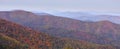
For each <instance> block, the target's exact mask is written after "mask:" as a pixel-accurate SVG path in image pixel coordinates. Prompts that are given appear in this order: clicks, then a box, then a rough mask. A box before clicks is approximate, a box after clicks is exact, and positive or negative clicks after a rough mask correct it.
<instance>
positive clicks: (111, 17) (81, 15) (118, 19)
mask: <svg viewBox="0 0 120 49" xmlns="http://www.w3.org/2000/svg"><path fill="white" fill-rule="evenodd" d="M51 14H53V15H56V16H61V17H68V18H72V19H77V20H82V21H93V22H96V21H103V20H108V21H111V22H113V23H117V24H120V14H119V15H118V14H116V15H115V14H99V13H92V12H91V13H90V12H53V13H52V12H51Z"/></svg>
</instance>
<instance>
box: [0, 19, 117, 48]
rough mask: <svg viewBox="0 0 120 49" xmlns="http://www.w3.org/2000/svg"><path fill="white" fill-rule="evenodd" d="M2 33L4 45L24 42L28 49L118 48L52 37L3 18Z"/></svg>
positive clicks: (1, 20)
mask: <svg viewBox="0 0 120 49" xmlns="http://www.w3.org/2000/svg"><path fill="white" fill-rule="evenodd" d="M0 35H1V36H0V42H1V41H3V40H4V41H3V42H2V43H3V44H2V45H4V44H6V43H10V44H11V43H15V45H12V44H11V45H8V44H7V45H8V46H12V47H13V46H17V45H16V44H18V46H20V45H19V44H24V45H23V46H25V47H23V48H26V49H81V48H83V49H90V48H94V49H103V48H105V49H116V48H115V47H114V46H110V45H99V44H93V43H89V42H85V41H78V40H71V39H68V38H55V37H51V36H49V35H47V34H44V33H41V32H36V31H34V30H31V29H30V28H25V27H23V26H21V25H19V24H15V23H12V22H9V21H6V20H3V19H0ZM6 41H7V42H6ZM0 47H1V45H0ZM11 49H12V48H11Z"/></svg>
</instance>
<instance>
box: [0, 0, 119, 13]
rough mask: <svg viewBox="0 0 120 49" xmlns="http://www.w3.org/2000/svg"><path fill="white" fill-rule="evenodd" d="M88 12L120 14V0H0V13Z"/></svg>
mask: <svg viewBox="0 0 120 49" xmlns="http://www.w3.org/2000/svg"><path fill="white" fill-rule="evenodd" d="M6 10H28V11H89V12H101V13H118V14H119V13H120V0H0V11H6Z"/></svg>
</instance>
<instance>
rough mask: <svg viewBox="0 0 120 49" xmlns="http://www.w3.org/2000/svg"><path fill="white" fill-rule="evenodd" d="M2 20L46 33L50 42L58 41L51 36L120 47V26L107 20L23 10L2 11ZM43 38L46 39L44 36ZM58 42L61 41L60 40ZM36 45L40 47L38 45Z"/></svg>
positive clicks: (0, 16)
mask: <svg viewBox="0 0 120 49" xmlns="http://www.w3.org/2000/svg"><path fill="white" fill-rule="evenodd" d="M0 18H2V19H5V20H7V21H11V22H14V23H17V24H20V25H23V26H25V27H28V28H31V29H32V30H35V31H38V32H44V33H43V34H45V35H44V36H45V37H46V36H47V35H46V34H48V36H47V37H46V38H48V39H47V40H49V39H50V41H51V40H56V39H51V38H50V37H49V35H50V36H53V37H58V38H65V39H64V40H65V41H66V42H68V41H69V40H66V39H72V40H77V41H79V40H80V41H81V40H82V41H85V42H90V43H94V44H100V45H112V46H116V47H120V43H119V42H120V39H119V38H120V33H119V32H120V25H119V24H115V23H112V22H110V21H107V20H104V21H97V22H91V21H89V22H88V21H80V20H76V19H70V18H65V17H59V16H54V15H50V14H35V13H32V12H28V11H23V10H15V11H1V12H0ZM21 27H22V26H21ZM10 28H14V27H10ZM18 28H19V27H18ZM16 30H20V29H16ZM24 30H26V29H24ZM22 34H23V33H22ZM30 34H35V35H36V37H34V38H36V39H34V40H37V38H38V37H37V36H40V35H39V33H33V32H31V33H30ZM26 35H27V34H25V33H24V35H22V36H23V37H21V38H27V37H24V36H26ZM41 36H42V37H44V36H43V35H41ZM28 37H29V36H28ZM45 37H44V39H46V38H45ZM21 40H22V39H21ZM40 40H42V39H40ZM57 40H58V41H59V39H57ZM60 41H61V40H60ZM48 42H49V41H48ZM54 42H55V41H54ZM54 42H53V43H54ZM61 42H62V41H61ZM75 42H76V41H75ZM30 43H31V42H30ZM43 43H44V42H43ZM69 43H71V45H72V44H73V43H72V41H71V40H70V42H69ZM76 43H79V42H76ZM80 43H81V42H80ZM34 44H35V45H38V44H36V43H34ZM34 44H33V45H34ZM55 44H56V43H55ZM94 44H93V45H94ZM33 45H31V46H33ZM44 45H46V44H44ZM63 45H64V44H63ZM79 45H81V44H79ZM83 45H84V44H83ZM57 46H58V47H59V44H58V45H56V46H55V47H57ZM72 46H73V45H72ZM72 46H69V47H72ZM43 47H44V46H43ZM73 47H74V46H73ZM73 47H72V48H73ZM78 47H80V46H78ZM90 47H91V46H90ZM48 48H50V47H48ZM62 48H63V46H62ZM46 49H47V48H46ZM57 49H58V48H57ZM75 49H77V48H75ZM97 49H98V48H97ZM100 49H102V48H100Z"/></svg>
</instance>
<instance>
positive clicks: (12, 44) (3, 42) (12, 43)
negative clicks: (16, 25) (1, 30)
mask: <svg viewBox="0 0 120 49" xmlns="http://www.w3.org/2000/svg"><path fill="white" fill-rule="evenodd" d="M25 47H26V46H25V45H24V44H21V43H20V42H19V41H17V40H15V39H13V38H10V37H8V36H6V35H4V34H0V49H26V48H25Z"/></svg>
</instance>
